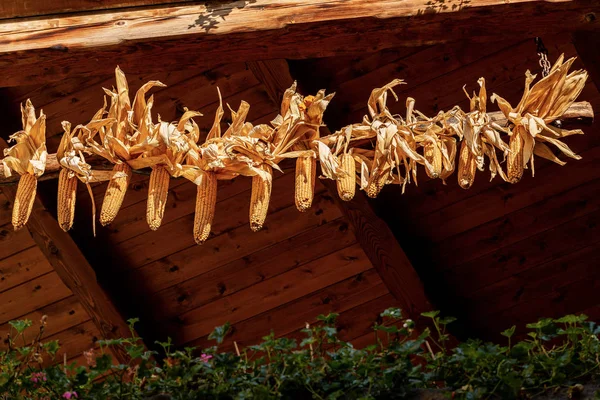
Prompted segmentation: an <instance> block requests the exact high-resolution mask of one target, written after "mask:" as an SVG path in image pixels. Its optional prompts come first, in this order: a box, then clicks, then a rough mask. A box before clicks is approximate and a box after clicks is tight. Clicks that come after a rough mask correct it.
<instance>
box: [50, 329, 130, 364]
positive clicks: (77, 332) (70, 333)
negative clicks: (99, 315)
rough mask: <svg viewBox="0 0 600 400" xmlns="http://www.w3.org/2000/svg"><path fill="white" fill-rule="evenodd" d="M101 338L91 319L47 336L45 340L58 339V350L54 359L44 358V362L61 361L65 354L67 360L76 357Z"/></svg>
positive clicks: (93, 345) (91, 347) (94, 346)
mask: <svg viewBox="0 0 600 400" xmlns="http://www.w3.org/2000/svg"><path fill="white" fill-rule="evenodd" d="M101 338H102V337H101V335H100V332H99V331H98V328H97V327H96V325H95V324H94V322H92V321H91V320H90V321H86V322H84V323H82V324H79V325H76V326H73V327H71V328H68V329H65V330H64V331H62V332H59V333H57V334H55V335H52V336H49V337H47V338H46V341H52V340H58V344H59V345H60V350H59V351H58V353H56V357H55V359H46V360H44V364H45V365H51V364H54V363H57V362H58V363H60V362H62V361H63V359H64V357H65V354H66V358H67V360H71V359H76V358H77V357H79V356H81V355H82V354H83V352H84V351H88V350H90V349H94V348H96V346H97V344H96V342H97V341H98V340H99V339H101ZM115 355H118V354H115Z"/></svg>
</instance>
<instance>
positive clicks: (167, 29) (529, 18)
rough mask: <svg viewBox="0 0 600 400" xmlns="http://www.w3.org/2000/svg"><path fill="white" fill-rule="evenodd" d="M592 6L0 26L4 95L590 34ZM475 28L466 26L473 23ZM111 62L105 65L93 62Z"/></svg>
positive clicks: (330, 3) (87, 19)
mask: <svg viewBox="0 0 600 400" xmlns="http://www.w3.org/2000/svg"><path fill="white" fill-rule="evenodd" d="M599 11H600V0H589V1H586V2H583V1H556V2H555V1H552V2H549V1H543V0H513V1H511V2H510V4H508V3H507V2H506V0H471V1H465V0H447V1H431V0H372V1H368V2H365V1H364V0H327V1H323V0H229V1H215V0H213V1H209V2H207V3H205V4H197V3H194V4H183V5H170V6H168V5H165V6H160V7H139V8H133V9H126V10H106V11H103V12H97V13H93V14H73V15H68V14H63V15H58V16H54V17H47V18H33V19H16V20H7V21H6V22H4V23H1V24H0V73H1V76H2V85H3V86H17V85H22V84H31V83H39V82H49V81H55V80H60V79H62V78H64V77H66V76H74V75H77V74H88V75H89V74H100V73H109V72H110V71H111V70H112V68H114V65H113V62H114V63H118V64H120V66H121V67H124V68H126V69H127V70H141V69H143V70H145V71H148V72H153V71H159V70H165V69H169V68H171V69H173V68H177V69H179V70H181V69H187V68H199V67H201V66H214V65H217V64H221V63H227V62H237V61H239V60H246V61H247V60H265V59H276V58H295V59H299V58H311V57H326V56H332V55H340V54H356V53H363V52H373V51H378V50H382V49H387V48H392V47H398V46H415V45H424V44H432V43H442V42H449V41H456V40H464V38H465V37H468V38H469V39H470V40H471V41H473V42H489V41H490V40H494V41H500V40H503V39H508V38H515V37H532V36H536V35H540V34H547V33H551V32H552V33H559V32H572V31H574V30H594V29H598V21H597V20H596V18H595V14H594V13H598V12H599ZM474 20H476V21H477V23H476V24H474V23H473V21H474ZM101 60H112V62H108V63H106V62H100V61H101Z"/></svg>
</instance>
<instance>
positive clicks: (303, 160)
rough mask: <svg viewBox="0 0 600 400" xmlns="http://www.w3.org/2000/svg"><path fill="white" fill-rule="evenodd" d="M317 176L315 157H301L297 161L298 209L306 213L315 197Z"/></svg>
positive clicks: (296, 195) (296, 194)
mask: <svg viewBox="0 0 600 400" xmlns="http://www.w3.org/2000/svg"><path fill="white" fill-rule="evenodd" d="M316 174H317V159H316V158H314V157H299V158H297V159H296V193H295V197H296V208H297V209H298V211H300V212H304V211H306V210H308V209H309V208H310V206H311V205H312V201H313V197H314V195H315V179H316Z"/></svg>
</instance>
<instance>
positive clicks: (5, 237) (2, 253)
mask: <svg viewBox="0 0 600 400" xmlns="http://www.w3.org/2000/svg"><path fill="white" fill-rule="evenodd" d="M4 190H5V191H6V189H4ZM11 210H12V207H11ZM11 212H12V211H11ZM34 245H35V242H34V241H33V240H32V239H31V236H30V235H29V232H27V231H26V230H20V231H16V232H15V230H14V228H13V226H12V223H10V222H9V223H8V224H6V225H3V226H0V260H2V261H0V265H3V261H4V259H5V258H7V257H10V256H12V255H13V254H16V253H18V252H20V251H23V250H25V249H28V248H29V247H31V246H34Z"/></svg>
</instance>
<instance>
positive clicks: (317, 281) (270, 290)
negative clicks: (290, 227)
mask: <svg viewBox="0 0 600 400" xmlns="http://www.w3.org/2000/svg"><path fill="white" fill-rule="evenodd" d="M371 268H372V266H371V264H370V263H369V261H368V259H367V257H366V256H365V254H364V252H363V250H362V248H361V247H360V246H358V245H352V246H350V247H347V248H346V249H343V250H341V251H338V252H335V253H332V254H330V255H328V256H326V257H322V258H320V259H318V260H315V261H313V262H311V263H308V264H305V265H303V266H301V267H298V268H295V269H293V270H291V271H288V272H286V273H283V274H281V275H277V276H275V277H273V278H271V279H268V280H265V281H263V282H260V283H258V284H256V285H253V286H251V287H249V288H247V289H245V290H241V291H239V292H237V293H234V294H232V295H231V296H227V297H225V298H223V299H220V300H217V301H215V302H212V303H208V304H206V305H204V306H202V307H198V308H195V309H193V310H190V311H187V312H185V313H183V314H181V315H180V316H179V317H178V321H177V326H178V328H179V329H178V331H177V333H176V334H175V343H177V344H184V343H188V342H190V341H192V340H194V339H196V338H199V337H202V336H205V335H207V334H209V333H210V332H211V331H212V330H213V328H214V327H215V326H218V325H222V324H224V323H226V322H230V323H236V322H239V321H243V320H245V319H248V318H251V317H253V316H255V315H258V314H260V313H263V312H266V311H268V310H270V309H272V308H275V307H277V306H280V305H282V304H285V303H288V302H291V301H294V300H296V299H299V298H301V297H303V296H305V295H307V294H309V293H312V292H314V291H316V290H319V289H322V288H324V287H327V286H329V285H332V284H334V283H337V282H340V281H342V280H344V279H347V278H349V277H351V276H354V275H356V274H359V273H361V272H365V271H367V270H369V269H371Z"/></svg>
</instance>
